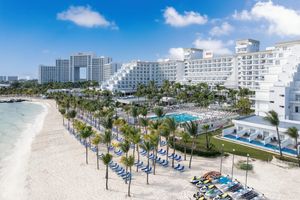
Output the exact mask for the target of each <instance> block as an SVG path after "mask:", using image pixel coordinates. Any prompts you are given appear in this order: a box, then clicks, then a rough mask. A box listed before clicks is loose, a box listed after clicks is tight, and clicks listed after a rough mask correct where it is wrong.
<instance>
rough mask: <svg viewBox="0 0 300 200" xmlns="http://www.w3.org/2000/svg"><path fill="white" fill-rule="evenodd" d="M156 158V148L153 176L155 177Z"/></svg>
mask: <svg viewBox="0 0 300 200" xmlns="http://www.w3.org/2000/svg"><path fill="white" fill-rule="evenodd" d="M156 158H157V148H155V160H154V169H153V174H154V175H155V173H156Z"/></svg>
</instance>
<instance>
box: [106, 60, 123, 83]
mask: <svg viewBox="0 0 300 200" xmlns="http://www.w3.org/2000/svg"><path fill="white" fill-rule="evenodd" d="M120 68H121V63H116V62H110V63H107V64H104V66H103V81H107V80H108V79H109V78H110V77H111V76H112V75H114V74H115V73H116V72H117V71H118V70H119V69H120Z"/></svg>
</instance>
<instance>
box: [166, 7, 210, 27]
mask: <svg viewBox="0 0 300 200" xmlns="http://www.w3.org/2000/svg"><path fill="white" fill-rule="evenodd" d="M164 18H165V23H166V24H169V25H171V26H175V27H184V26H189V25H192V24H205V23H206V22H207V16H206V15H203V16H202V15H201V14H200V13H197V12H194V11H184V14H180V13H178V12H177V11H176V10H175V8H173V7H167V8H166V9H165V11H164Z"/></svg>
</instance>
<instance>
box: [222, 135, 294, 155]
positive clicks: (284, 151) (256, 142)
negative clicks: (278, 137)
mask: <svg viewBox="0 0 300 200" xmlns="http://www.w3.org/2000/svg"><path fill="white" fill-rule="evenodd" d="M223 137H225V138H229V139H232V140H237V141H241V142H245V143H249V144H252V145H253V146H260V147H263V148H267V149H270V150H274V151H279V147H278V146H276V145H273V144H266V145H264V144H263V143H262V142H260V141H257V140H252V141H251V142H249V140H248V139H246V138H242V137H239V138H236V137H235V136H234V135H224V136H223ZM281 150H282V152H283V153H288V154H292V155H297V151H296V150H293V149H289V148H286V147H285V148H282V149H281Z"/></svg>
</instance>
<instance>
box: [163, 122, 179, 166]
mask: <svg viewBox="0 0 300 200" xmlns="http://www.w3.org/2000/svg"><path fill="white" fill-rule="evenodd" d="M165 124H166V126H167V128H168V129H169V130H170V133H171V134H172V143H173V144H172V145H173V156H172V167H174V156H175V150H176V149H175V133H176V130H177V127H178V124H177V123H176V121H175V119H174V118H167V119H166V120H165Z"/></svg>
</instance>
